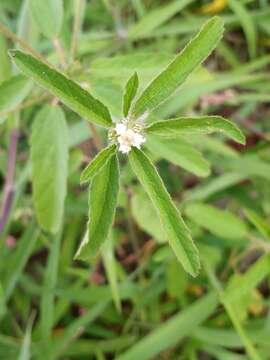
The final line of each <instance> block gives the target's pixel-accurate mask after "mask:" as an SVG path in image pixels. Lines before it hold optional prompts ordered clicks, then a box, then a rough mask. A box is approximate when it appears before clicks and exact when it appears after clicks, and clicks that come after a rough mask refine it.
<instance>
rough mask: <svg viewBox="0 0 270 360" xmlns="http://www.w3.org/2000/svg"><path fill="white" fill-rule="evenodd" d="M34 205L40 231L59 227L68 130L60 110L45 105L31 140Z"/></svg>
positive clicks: (64, 179)
mask: <svg viewBox="0 0 270 360" xmlns="http://www.w3.org/2000/svg"><path fill="white" fill-rule="evenodd" d="M31 161H32V182H33V196H34V205H35V208H36V213H37V218H38V221H39V224H40V225H41V227H42V228H44V229H45V230H47V231H51V232H57V231H58V230H59V228H60V225H61V222H62V217H63V212H64V201H65V197H66V187H67V184H66V183H67V171H68V130H67V125H66V120H65V115H64V113H63V111H62V110H61V108H60V107H58V106H51V105H46V106H45V107H43V108H42V109H41V110H40V112H39V113H38V114H37V116H36V118H35V120H34V124H33V129H32V137H31Z"/></svg>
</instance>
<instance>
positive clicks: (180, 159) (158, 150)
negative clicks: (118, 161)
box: [146, 136, 210, 177]
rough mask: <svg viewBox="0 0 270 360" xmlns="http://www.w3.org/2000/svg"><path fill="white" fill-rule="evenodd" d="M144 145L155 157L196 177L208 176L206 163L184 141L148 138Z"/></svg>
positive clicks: (208, 166)
mask: <svg viewBox="0 0 270 360" xmlns="http://www.w3.org/2000/svg"><path fill="white" fill-rule="evenodd" d="M146 145H147V147H148V148H149V149H150V151H152V152H153V153H154V154H155V155H158V156H160V157H162V158H164V159H166V160H168V161H169V162H172V163H173V164H175V165H178V166H181V167H182V168H184V169H185V170H187V171H190V172H192V173H193V174H195V175H196V176H202V177H205V176H208V175H209V174H210V165H209V163H208V161H206V160H205V159H204V157H203V156H202V154H201V153H200V152H199V151H198V150H196V149H195V148H194V147H193V146H192V145H191V144H189V143H188V142H187V141H185V140H184V139H158V138H156V137H155V138H154V137H153V136H151V137H150V136H148V137H147V143H146Z"/></svg>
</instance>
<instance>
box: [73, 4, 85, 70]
mask: <svg viewBox="0 0 270 360" xmlns="http://www.w3.org/2000/svg"><path fill="white" fill-rule="evenodd" d="M83 2H84V0H75V17H74V23H73V31H72V40H71V49H70V61H71V63H72V62H73V61H74V59H75V56H76V52H77V46H78V37H79V33H80V30H81V25H82V18H81V13H82V8H83Z"/></svg>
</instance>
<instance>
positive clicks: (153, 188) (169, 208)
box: [129, 149, 200, 276]
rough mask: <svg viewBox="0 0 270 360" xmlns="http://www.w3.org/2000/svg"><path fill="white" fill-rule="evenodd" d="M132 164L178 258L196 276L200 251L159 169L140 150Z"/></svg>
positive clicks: (130, 158)
mask: <svg viewBox="0 0 270 360" xmlns="http://www.w3.org/2000/svg"><path fill="white" fill-rule="evenodd" d="M129 162H130V164H131V167H132V169H133V171H134V173H135V174H136V176H137V177H138V179H139V181H140V182H141V184H142V186H143V188H144V189H145V191H146V192H147V194H148V196H149V197H150V199H151V201H152V203H153V205H154V206H155V208H156V210H157V213H158V215H159V218H160V221H161V223H162V225H163V228H164V231H165V233H166V235H167V237H168V241H169V244H170V245H171V247H172V249H173V251H174V253H175V255H176V257H177V258H178V260H179V261H180V263H181V264H182V265H183V267H184V269H185V270H186V271H187V272H188V273H189V274H191V275H192V276H196V275H197V274H198V272H199V268H200V261H199V255H198V250H197V248H196V246H195V244H194V243H193V240H192V238H191V236H190V233H189V230H188V228H187V227H186V225H185V223H184V221H183V219H182V217H181V214H180V212H179V211H178V209H177V208H176V206H175V205H174V203H173V202H172V199H171V197H170V195H169V193H168V192H167V190H166V188H165V186H164V184H163V182H162V180H161V178H160V176H159V174H158V172H157V170H156V168H155V167H154V165H153V164H152V163H151V161H150V160H149V159H148V158H147V156H146V155H145V154H144V153H143V152H142V151H141V150H138V149H133V150H132V151H131V152H130V154H129Z"/></svg>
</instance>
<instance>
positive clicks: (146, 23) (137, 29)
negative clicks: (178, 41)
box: [128, 0, 194, 39]
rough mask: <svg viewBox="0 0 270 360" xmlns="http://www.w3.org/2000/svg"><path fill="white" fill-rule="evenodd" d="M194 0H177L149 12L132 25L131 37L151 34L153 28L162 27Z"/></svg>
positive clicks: (129, 33) (129, 32) (130, 29)
mask: <svg viewBox="0 0 270 360" xmlns="http://www.w3.org/2000/svg"><path fill="white" fill-rule="evenodd" d="M193 1H194V0H176V1H172V2H171V3H169V4H167V5H164V6H160V7H158V8H157V9H155V10H153V11H150V12H148V13H147V14H146V15H145V16H143V17H142V18H141V19H140V20H139V21H138V22H137V23H136V24H134V25H132V26H131V27H130V28H129V29H128V35H129V37H131V38H132V39H138V38H141V37H144V35H149V33H150V34H151V33H152V32H153V30H155V29H156V28H158V27H160V26H161V25H162V24H163V23H165V22H166V21H167V20H169V19H170V18H171V17H173V16H174V15H175V14H176V13H177V12H180V11H181V10H182V9H183V8H184V7H186V6H187V5H188V4H190V3H192V2H193Z"/></svg>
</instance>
